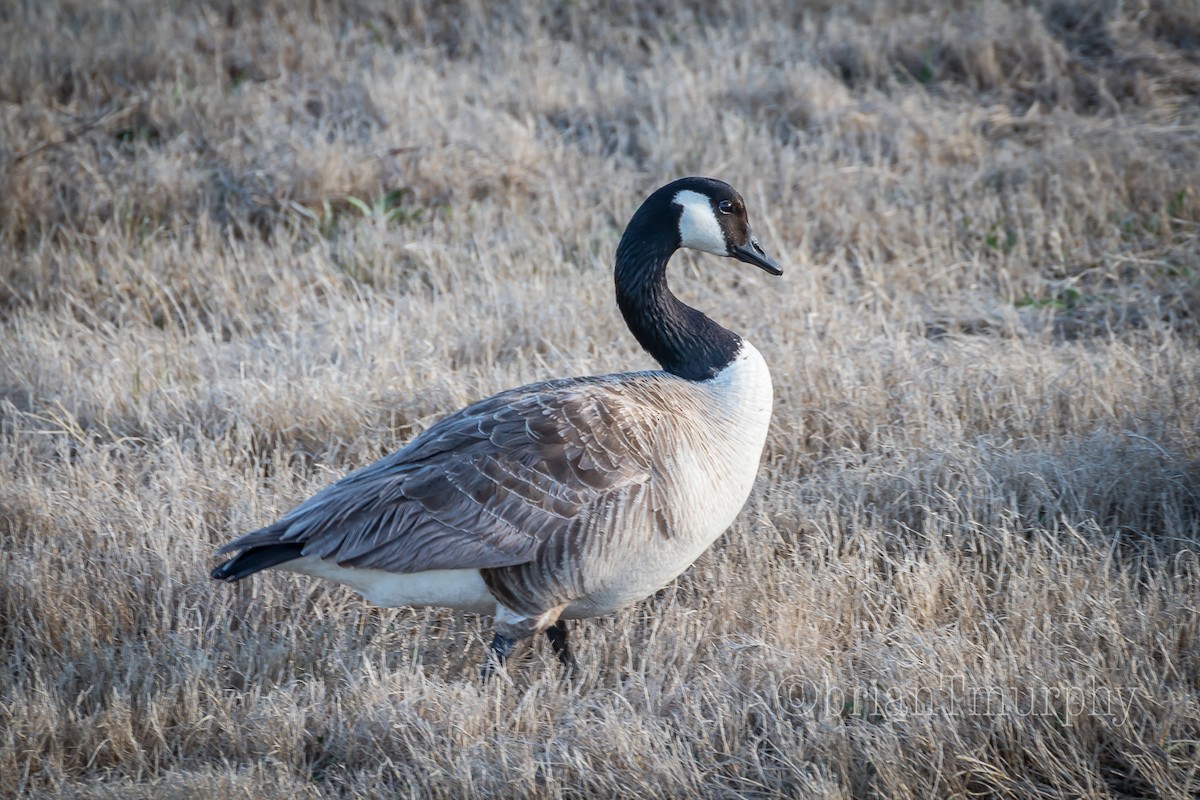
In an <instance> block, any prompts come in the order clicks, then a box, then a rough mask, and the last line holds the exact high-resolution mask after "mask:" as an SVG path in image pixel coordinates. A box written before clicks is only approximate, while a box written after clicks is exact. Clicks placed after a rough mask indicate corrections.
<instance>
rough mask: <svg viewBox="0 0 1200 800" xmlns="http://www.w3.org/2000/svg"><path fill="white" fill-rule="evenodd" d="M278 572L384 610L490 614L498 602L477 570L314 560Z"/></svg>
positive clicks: (303, 560) (293, 563)
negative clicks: (328, 583) (322, 582)
mask: <svg viewBox="0 0 1200 800" xmlns="http://www.w3.org/2000/svg"><path fill="white" fill-rule="evenodd" d="M278 568H279V569H283V570H287V571H289V572H300V573H303V574H305V575H312V576H314V577H317V578H327V579H329V580H332V581H337V582H338V583H341V584H344V585H346V586H349V587H350V588H351V589H353V590H354V591H356V592H358V593H359V594H361V595H362V596H363V597H364V598H365V599H366V600H367V601H368V602H370V603H373V604H374V605H377V606H383V607H385V608H392V607H396V606H417V607H419V606H441V607H443V608H457V609H460V610H462V611H477V612H479V613H481V614H491V613H493V612H494V611H495V610H496V598H494V597H492V594H491V592H489V591H488V590H487V585H486V584H485V583H484V582H483V578H482V577H481V576H480V574H479V570H477V569H431V570H426V571H425V572H409V573H397V572H387V571H386V570H382V569H359V568H357V567H339V566H338V565H337V564H335V563H333V562H332V561H325V560H323V559H320V558H316V557H314V556H306V557H304V558H298V559H296V560H295V561H288V562H287V563H285V564H280V565H279V567H278Z"/></svg>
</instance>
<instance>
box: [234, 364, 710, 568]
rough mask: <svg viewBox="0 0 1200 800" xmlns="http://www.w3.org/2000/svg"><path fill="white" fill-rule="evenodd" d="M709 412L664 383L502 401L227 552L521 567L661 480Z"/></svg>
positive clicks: (699, 399) (655, 379)
mask: <svg viewBox="0 0 1200 800" xmlns="http://www.w3.org/2000/svg"><path fill="white" fill-rule="evenodd" d="M710 400H711V398H710V397H709V393H708V392H707V391H705V390H702V389H698V388H697V386H696V384H693V383H691V382H689V381H685V380H682V379H679V378H676V377H674V376H670V375H665V374H663V373H661V372H647V373H626V374H622V375H613V376H599V377H587V378H571V379H563V380H555V381H549V382H545V383H540V384H533V385H530V386H526V387H521V388H518V389H513V390H510V391H507V392H502V393H500V394H498V395H495V396H493V397H490V398H487V399H486V400H483V401H480V402H478V403H476V404H474V405H471V406H468V407H467V408H464V409H463V410H461V411H459V412H457V413H456V414H453V415H451V416H449V417H447V418H445V419H443V420H441V421H440V422H438V423H437V424H435V425H434V426H433V427H431V428H429V429H428V430H426V431H424V432H423V433H422V434H421V435H420V436H418V437H417V438H416V439H414V440H413V441H412V442H411V443H410V444H409V445H408V446H407V447H405V448H403V449H401V450H399V451H398V452H396V453H394V454H393V455H391V456H389V457H386V458H384V459H382V460H380V461H377V462H375V463H374V464H371V465H369V466H367V467H364V468H362V469H360V470H358V471H356V472H352V473H350V474H349V475H347V476H346V477H345V478H343V479H342V480H340V481H338V482H337V483H334V484H333V485H331V486H328V487H326V488H325V489H324V490H322V491H321V492H319V493H317V494H316V495H314V496H313V497H312V498H310V499H309V500H308V501H306V502H304V503H302V504H301V505H299V506H297V507H296V508H294V509H293V510H292V511H290V512H288V513H287V514H286V515H284V516H283V517H282V518H281V519H280V520H279V521H278V522H276V523H275V524H273V525H270V526H267V527H266V528H262V529H260V530H258V531H254V532H252V533H249V534H246V535H245V536H244V537H242V538H241V539H238V540H235V541H234V542H231V543H230V544H229V545H227V546H226V547H225V548H223V551H226V552H228V551H231V550H234V549H237V548H244V547H248V546H253V545H255V544H259V543H279V542H295V543H299V544H303V546H304V549H303V555H304V556H313V557H316V558H321V559H327V560H329V561H332V562H333V563H335V564H337V565H340V566H349V567H357V568H374V569H382V570H387V571H389V572H401V573H408V572H420V571H424V570H439V569H486V568H497V567H506V566H514V565H518V564H522V563H527V562H529V561H531V560H533V559H534V558H535V557H536V554H537V551H538V550H539V548H540V547H541V546H542V545H543V543H544V542H545V541H546V540H547V539H548V538H550V537H552V536H555V535H556V534H559V535H561V534H565V532H566V531H567V530H568V529H570V527H571V523H572V522H573V521H575V520H576V519H577V518H579V517H580V516H581V515H585V514H588V515H590V514H598V513H602V509H603V506H604V505H605V504H606V500H608V499H615V498H620V497H624V496H626V495H627V494H628V489H629V488H630V487H632V486H635V485H640V484H649V483H652V482H653V481H654V478H655V476H656V475H657V476H664V475H666V474H669V473H670V472H671V464H670V463H669V462H670V460H671V457H672V454H673V453H675V452H677V451H678V450H679V449H680V447H681V445H685V444H686V442H687V441H688V440H689V436H688V432H687V430H686V429H687V428H688V426H687V425H686V424H681V423H680V420H684V421H686V420H688V419H691V420H695V421H698V420H701V419H703V416H704V414H705V411H706V408H705V406H706V404H707V403H708V402H710ZM649 488H653V487H649ZM657 520H658V522H657V524H659V525H661V526H666V525H669V524H670V520H669V519H668V518H667V517H665V516H662V517H658V518H657ZM661 533H662V534H663V535H664V536H667V535H669V532H668V531H661Z"/></svg>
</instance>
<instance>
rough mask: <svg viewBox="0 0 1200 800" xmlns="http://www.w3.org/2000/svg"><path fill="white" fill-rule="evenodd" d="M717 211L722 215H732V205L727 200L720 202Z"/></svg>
mask: <svg viewBox="0 0 1200 800" xmlns="http://www.w3.org/2000/svg"><path fill="white" fill-rule="evenodd" d="M717 210H718V211H720V212H721V213H722V214H732V213H733V203H731V202H729V201H728V200H722V201H721V202H719V203H717Z"/></svg>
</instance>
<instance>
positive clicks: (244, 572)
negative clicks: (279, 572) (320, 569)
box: [210, 542, 304, 583]
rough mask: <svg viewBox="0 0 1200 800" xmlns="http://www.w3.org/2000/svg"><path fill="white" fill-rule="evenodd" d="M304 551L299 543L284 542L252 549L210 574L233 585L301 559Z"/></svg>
mask: <svg viewBox="0 0 1200 800" xmlns="http://www.w3.org/2000/svg"><path fill="white" fill-rule="evenodd" d="M303 549H304V545H302V544H300V543H299V542H282V543H278V544H264V545H259V546H257V547H251V548H249V549H247V550H243V551H242V552H241V553H238V554H237V555H236V556H234V557H233V558H231V559H229V560H228V561H226V562H225V563H223V564H221V565H220V566H218V567H216V568H215V569H213V571H212V572H211V573H210V574H211V575H212V577H213V578H215V579H216V580H219V581H228V582H229V583H233V582H234V581H240V580H241V579H242V578H245V577H247V576H248V575H253V574H254V573H256V572H260V571H262V570H264V569H267V568H268V567H274V566H276V565H278V564H282V563H284V562H286V561H291V560H293V559H297V558H300V556H301V554H302V553H301V551H302V550H303Z"/></svg>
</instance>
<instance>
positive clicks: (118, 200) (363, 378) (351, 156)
mask: <svg viewBox="0 0 1200 800" xmlns="http://www.w3.org/2000/svg"><path fill="white" fill-rule="evenodd" d="M676 5H681V6H682V5H684V4H674V3H645V2H634V1H633V0H607V1H606V0H582V2H576V3H561V4H557V5H555V6H554V7H553V8H550V7H546V8H535V7H532V6H528V5H527V4H523V3H517V2H515V0H514V2H511V3H508V2H506V3H499V4H492V5H488V4H480V3H474V2H463V3H461V4H440V3H432V2H421V0H408V2H402V3H397V4H393V3H383V2H381V1H380V2H375V0H361V2H350V0H345V2H342V3H319V2H314V3H311V4H298V3H286V2H282V0H279V1H278V2H268V3H266V4H262V5H260V6H258V7H259V10H257V11H255V10H252V8H254V5H253V4H244V3H233V2H210V3H185V2H178V3H173V4H165V3H155V2H149V0H145V1H144V2H116V0H107V2H105V0H99V1H97V0H88V1H87V2H80V1H77V0H60V2H56V3H55V2H49V3H32V2H29V3H15V4H12V3H10V4H8V5H7V6H6V7H5V8H4V9H3V10H0V19H2V21H3V24H2V25H0V51H3V52H4V53H5V56H4V58H2V59H0V180H2V181H3V185H2V186H0V476H2V478H0V776H3V777H2V779H0V794H2V795H8V796H23V795H29V796H54V797H79V798H85V797H86V798H101V797H113V798H116V797H120V798H129V797H197V798H210V797H230V796H245V797H256V798H270V797H378V796H387V795H390V794H420V795H440V796H484V795H503V796H527V795H533V796H541V797H557V796H572V797H582V796H605V795H612V794H614V793H616V794H621V795H624V796H634V795H645V796H660V797H666V796H676V797H679V796H693V795H707V796H716V795H734V794H737V795H745V796H770V795H778V794H788V795H803V796H827V797H852V796H853V797H873V796H880V797H927V796H946V797H951V796H957V797H963V796H968V795H985V796H995V797H1030V796H1047V797H1056V796H1070V797H1085V796H1086V797H1106V796H1117V797H1130V796H1132V797H1163V798H1182V797H1186V796H1188V795H1189V794H1190V793H1196V792H1198V791H1200V772H1198V767H1197V763H1198V760H1200V722H1198V720H1200V554H1198V549H1200V548H1198V542H1200V460H1198V459H1200V380H1198V379H1200V347H1198V345H1200V310H1198V309H1200V190H1198V188H1197V187H1200V99H1198V97H1200V11H1197V7H1196V6H1195V4H1194V3H1193V2H1190V0H1134V1H1133V2H1125V3H1117V2H1101V3H1091V2H1082V1H1080V2H1070V1H1063V2H1042V3H1034V4H1032V5H1029V6H1018V5H1013V4H1008V3H1003V2H999V0H983V1H982V2H967V1H966V0H963V1H962V2H957V3H953V4H943V3H939V2H933V1H932V0H916V1H915V2H905V3H895V4H890V5H889V4H876V3H870V2H865V0H864V1H863V2H852V3H848V4H846V3H810V4H807V5H804V6H800V7H793V4H791V3H786V2H783V0H779V1H778V2H775V3H770V2H763V3H754V2H747V3H718V2H712V3H701V4H692V5H691V10H687V11H683V10H673V9H675V7H676ZM485 7H486V9H487V10H486V11H485V10H483V9H484V8H485ZM697 173H698V174H711V175H716V176H719V177H722V178H725V179H727V180H730V181H731V182H733V183H734V184H735V185H737V186H738V187H739V188H741V189H742V191H743V193H744V194H745V195H746V197H747V200H748V201H749V202H750V204H751V211H752V218H753V220H754V222H755V223H756V228H757V229H758V231H759V233H760V234H761V236H762V238H763V240H764V242H765V243H767V244H768V246H769V247H770V248H771V249H772V251H773V252H774V253H775V254H776V255H778V256H779V257H780V260H781V261H782V262H784V263H785V265H786V266H787V267H788V274H787V275H786V276H785V278H784V279H782V280H771V279H768V278H766V277H764V276H759V275H756V274H752V273H751V272H749V271H748V270H746V269H740V268H737V267H731V266H730V264H727V263H724V262H721V263H718V262H716V261H715V260H713V259H712V258H707V257H705V258H692V257H681V258H680V259H679V263H677V264H676V266H675V268H674V276H675V277H674V282H675V285H676V287H677V289H678V291H679V292H680V293H681V294H682V295H684V296H685V297H686V298H687V299H689V300H690V301H691V302H693V303H695V304H696V305H698V306H700V307H701V308H703V309H705V310H707V311H709V312H710V313H711V314H712V315H713V316H715V317H716V318H718V319H720V320H724V321H726V322H727V323H728V324H730V325H731V326H732V327H734V328H735V329H737V330H740V331H743V332H745V333H746V334H747V335H748V336H750V337H751V338H752V339H753V340H754V341H755V343H756V344H757V345H758V347H759V349H760V350H762V351H763V353H764V354H765V355H766V357H767V359H768V361H769V362H770V363H771V364H772V367H773V372H774V375H775V377H776V385H777V408H776V413H775V419H774V427H773V429H772V432H771V435H770V439H769V441H768V445H767V451H766V454H765V457H764V463H763V468H762V474H761V478H760V481H759V485H758V488H757V490H756V492H755V494H754V495H753V497H752V498H751V501H750V503H749V504H748V507H747V510H746V512H745V513H744V514H743V515H742V517H741V518H740V520H739V521H738V522H737V524H736V525H735V526H734V528H733V529H732V530H731V532H730V533H729V534H728V535H727V536H726V537H725V538H724V539H723V540H722V541H721V542H720V543H719V544H718V545H717V546H716V547H715V548H714V549H713V551H712V552H710V553H709V554H707V555H706V556H705V557H704V558H702V559H701V561H700V563H699V564H697V565H696V566H695V567H694V568H693V569H692V570H690V571H689V572H688V573H687V574H686V575H685V576H683V577H682V578H681V579H680V580H679V581H677V582H676V583H675V584H673V585H672V586H670V587H668V588H667V589H665V590H663V591H662V592H661V593H660V594H659V595H658V596H657V597H656V598H654V599H653V600H651V601H649V602H647V603H644V604H642V605H640V606H638V607H636V608H633V609H630V610H628V611H626V612H624V613H623V614H621V615H619V616H617V617H615V618H611V619H605V620H599V621H596V622H594V623H591V624H587V625H583V626H580V628H579V634H578V640H579V653H580V657H581V660H582V662H583V663H584V665H585V674H584V677H583V678H582V680H581V681H580V682H579V683H578V684H576V685H572V686H562V685H560V684H559V682H558V680H557V671H556V669H555V665H554V664H553V663H552V659H551V657H550V656H549V655H548V653H547V652H546V651H547V649H548V648H546V647H544V645H543V644H541V643H539V646H538V647H536V648H529V651H530V652H531V655H530V657H529V658H528V659H527V660H525V661H524V662H519V663H517V664H515V665H514V667H513V669H512V674H513V677H514V680H515V685H514V686H507V687H506V686H499V685H493V686H481V685H480V684H479V683H478V681H477V680H476V678H475V665H476V664H477V663H478V661H479V659H480V657H481V654H482V651H483V643H482V641H481V636H482V632H483V631H485V630H486V620H478V619H476V618H474V617H472V616H469V615H461V614H453V613H450V612H444V611H440V610H429V611H413V610H408V609H398V610H382V611H381V610H378V609H374V608H371V607H369V606H366V605H365V604H363V603H362V602H360V601H359V600H357V599H356V598H355V597H354V596H352V595H351V594H350V593H348V592H346V591H344V590H341V589H338V588H335V587H331V586H327V585H319V584H317V583H316V582H314V581H311V580H308V579H304V578H300V577H291V576H286V575H272V576H262V577H261V578H260V579H257V580H254V581H252V582H247V583H246V584H245V585H239V586H237V587H236V588H233V589H231V588H229V587H227V586H221V585H216V584H213V583H212V582H211V581H209V580H208V578H207V569H208V567H209V566H210V565H211V560H210V553H211V551H212V549H213V547H214V546H215V544H217V543H218V542H221V541H224V540H226V539H227V538H228V537H229V536H230V535H231V534H234V533H238V532H241V531H244V530H247V529H249V528H251V527H254V526H257V525H259V524H262V523H264V522H266V521H268V520H269V519H271V518H272V517H273V516H274V515H276V514H278V513H280V512H281V511H283V510H285V509H286V508H288V507H290V506H291V505H292V504H293V503H295V502H297V501H298V500H300V499H302V498H303V497H305V496H306V495H308V494H309V493H310V492H312V491H313V490H315V489H316V488H317V487H319V486H320V485H322V484H324V483H327V482H328V481H330V480H331V479H332V478H334V477H335V476H337V475H340V474H342V473H343V472H345V471H346V470H348V469H350V468H352V467H355V466H359V465H361V464H364V463H366V462H369V461H371V460H373V459H374V458H376V457H378V456H379V455H381V454H382V453H384V452H386V451H388V450H391V449H393V448H395V447H397V446H399V445H400V444H402V443H403V442H404V441H406V440H407V439H408V438H410V437H411V436H412V435H413V434H414V433H415V432H417V431H419V430H421V429H423V428H424V427H425V426H427V425H429V424H430V422H431V421H433V420H434V419H436V418H437V417H438V416H439V415H441V414H443V413H445V412H447V411H449V410H452V409H454V408H457V407H459V406H460V405H462V404H464V403H466V402H468V401H470V400H471V399H473V398H477V397H479V396H481V395H483V394H486V393H489V392H492V391H495V390H498V389H501V388H503V387H507V386H511V385H515V384H517V383H520V382H524V381H528V380H534V379H538V378H544V377H548V376H554V375H564V374H577V373H585V372H599V371H612V370H621V369H627V368H634V367H642V366H646V365H647V364H648V360H647V358H646V356H645V355H644V354H642V353H640V352H639V351H638V350H637V348H636V345H635V344H634V343H633V342H632V340H631V337H629V336H628V335H626V334H625V332H624V331H623V329H622V326H621V324H620V320H619V317H618V314H617V312H616V310H615V309H614V307H613V303H612V300H611V295H612V290H611V283H610V280H611V278H610V274H609V270H610V260H611V258H612V254H613V249H614V247H615V244H616V241H617V237H618V236H619V234H620V229H621V226H622V225H623V224H624V222H625V220H626V219H627V217H628V215H629V214H630V213H631V211H632V210H633V208H634V207H635V206H636V204H637V202H638V201H639V200H640V199H641V198H642V197H643V196H644V195H645V194H646V193H647V192H648V191H649V190H650V189H652V188H654V187H656V186H657V185H659V184H661V183H663V182H665V181H666V180H668V179H671V178H674V177H677V176H679V175H684V174H697Z"/></svg>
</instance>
